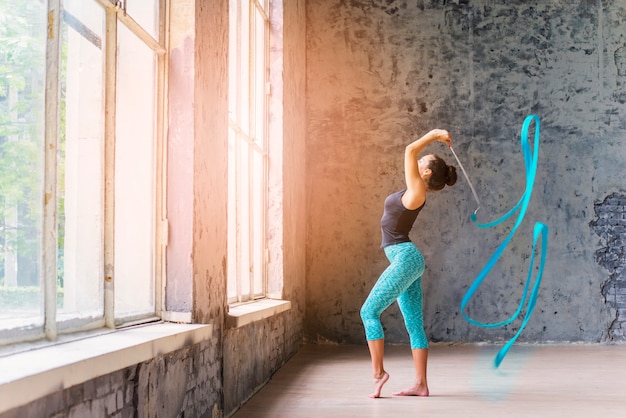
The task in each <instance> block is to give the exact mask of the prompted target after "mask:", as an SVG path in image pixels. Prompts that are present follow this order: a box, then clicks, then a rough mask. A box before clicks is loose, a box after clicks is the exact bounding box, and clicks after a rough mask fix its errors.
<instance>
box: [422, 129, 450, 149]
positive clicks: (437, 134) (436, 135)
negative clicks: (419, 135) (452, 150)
mask: <svg viewBox="0 0 626 418" xmlns="http://www.w3.org/2000/svg"><path fill="white" fill-rule="evenodd" d="M427 135H428V136H429V137H430V138H431V139H432V140H433V141H439V142H443V143H444V144H446V145H447V146H451V145H452V136H451V135H450V132H448V131H446V130H445V129H433V130H432V131H430V132H428V134H427Z"/></svg>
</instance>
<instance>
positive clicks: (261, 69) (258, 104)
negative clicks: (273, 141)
mask: <svg viewBox="0 0 626 418" xmlns="http://www.w3.org/2000/svg"><path fill="white" fill-rule="evenodd" d="M254 10H255V19H254V62H255V68H254V114H255V120H254V122H255V126H254V139H255V141H256V143H257V145H258V146H259V147H261V148H263V149H265V144H264V142H265V103H266V96H265V80H266V73H267V71H266V62H265V60H266V56H265V44H266V42H265V21H264V20H263V16H262V15H261V13H260V12H259V11H258V10H257V9H256V8H255V9H254Z"/></svg>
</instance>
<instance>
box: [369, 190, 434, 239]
mask: <svg viewBox="0 0 626 418" xmlns="http://www.w3.org/2000/svg"><path fill="white" fill-rule="evenodd" d="M404 192H406V189H405V190H400V191H399V192H395V193H392V194H390V195H389V196H387V198H386V199H385V209H384V212H383V217H382V219H381V220H380V226H381V230H382V234H383V240H382V244H381V245H380V247H381V248H385V247H387V246H389V245H393V244H400V243H402V242H411V240H410V239H409V232H410V231H411V228H413V223H415V219H417V215H418V214H419V213H420V211H421V210H422V208H423V207H424V205H422V206H420V207H419V208H417V209H414V210H409V209H407V208H405V207H404V205H403V204H402V200H401V199H402V196H403V195H404ZM425 203H426V202H424V204H425Z"/></svg>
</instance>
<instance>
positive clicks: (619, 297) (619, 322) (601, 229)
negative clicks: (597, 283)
mask: <svg viewBox="0 0 626 418" xmlns="http://www.w3.org/2000/svg"><path fill="white" fill-rule="evenodd" d="M594 209H595V213H596V215H597V216H598V217H597V219H594V220H593V221H592V222H591V224H590V225H591V227H592V228H593V231H594V232H595V233H596V234H597V235H598V236H599V237H600V238H601V242H602V245H603V246H602V247H601V248H600V249H598V250H597V251H596V261H597V262H598V264H600V265H601V266H602V267H603V268H605V269H606V270H607V271H608V273H609V275H608V277H607V279H606V281H604V282H603V283H602V296H604V299H605V301H606V304H607V305H608V306H609V307H611V308H612V309H613V310H614V311H613V312H614V318H615V319H614V320H613V322H612V323H611V325H610V327H609V337H610V338H612V339H615V340H626V194H624V193H622V194H618V193H612V194H611V195H609V196H607V197H606V199H604V200H603V201H602V202H598V203H596V204H595V205H594Z"/></svg>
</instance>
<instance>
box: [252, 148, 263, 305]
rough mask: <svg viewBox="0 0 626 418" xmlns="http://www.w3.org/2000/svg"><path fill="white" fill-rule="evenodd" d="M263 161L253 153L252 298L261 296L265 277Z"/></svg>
mask: <svg viewBox="0 0 626 418" xmlns="http://www.w3.org/2000/svg"><path fill="white" fill-rule="evenodd" d="M264 160H265V157H264V155H263V154H261V153H259V152H254V155H253V160H252V167H251V168H252V170H253V171H254V174H253V176H252V179H253V184H252V190H251V195H252V196H251V197H252V207H254V208H256V210H255V211H254V213H253V232H252V234H253V239H254V241H253V243H252V245H253V248H254V254H253V257H254V258H253V263H254V269H253V271H252V273H253V285H254V292H253V295H252V296H259V295H262V294H263V277H265V274H264V269H265V260H264V259H265V211H264V210H263V208H264V207H265V176H264V165H265V163H264Z"/></svg>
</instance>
